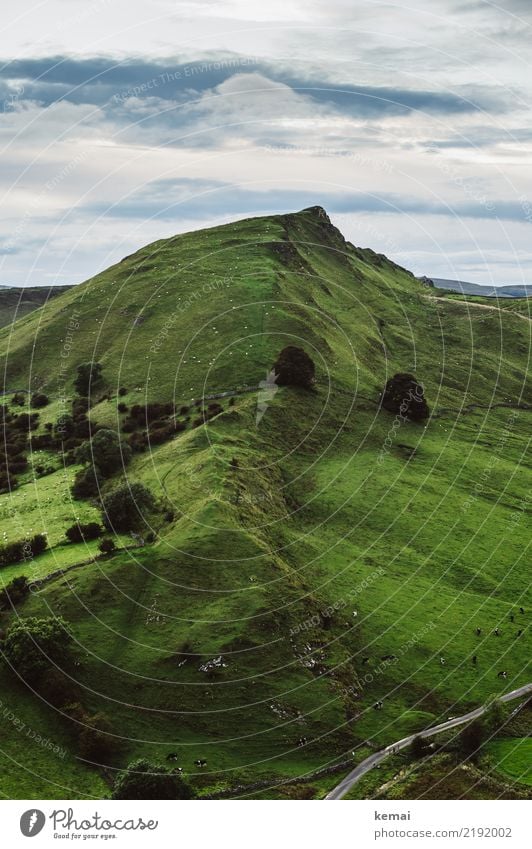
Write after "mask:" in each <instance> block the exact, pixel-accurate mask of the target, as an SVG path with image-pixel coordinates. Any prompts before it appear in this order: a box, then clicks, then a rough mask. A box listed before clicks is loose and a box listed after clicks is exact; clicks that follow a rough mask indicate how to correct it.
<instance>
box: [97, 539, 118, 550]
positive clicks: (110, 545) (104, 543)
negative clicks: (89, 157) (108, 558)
mask: <svg viewBox="0 0 532 849" xmlns="http://www.w3.org/2000/svg"><path fill="white" fill-rule="evenodd" d="M98 549H99V550H100V551H101V553H102V554H111V553H112V552H113V551H114V550H115V549H116V545H115V541H114V539H111V538H110V537H105V539H102V540H100V542H99V543H98Z"/></svg>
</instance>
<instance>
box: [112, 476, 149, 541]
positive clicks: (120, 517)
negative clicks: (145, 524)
mask: <svg viewBox="0 0 532 849" xmlns="http://www.w3.org/2000/svg"><path fill="white" fill-rule="evenodd" d="M154 505H155V502H154V499H153V495H152V494H151V492H150V491H149V489H146V487H145V486H143V485H142V484H141V483H132V484H123V485H122V486H119V487H118V488H117V489H115V490H113V491H112V492H110V493H108V494H107V495H105V496H104V498H103V499H102V506H103V522H104V525H105V526H106V527H107V528H109V530H114V531H119V532H124V531H132V530H134V529H135V528H136V527H137V526H138V524H139V521H140V520H141V519H142V516H143V511H144V510H149V509H153V507H154Z"/></svg>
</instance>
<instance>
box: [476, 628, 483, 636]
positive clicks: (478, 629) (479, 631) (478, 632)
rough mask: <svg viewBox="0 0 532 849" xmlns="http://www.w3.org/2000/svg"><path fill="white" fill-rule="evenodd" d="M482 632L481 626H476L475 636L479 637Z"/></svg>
mask: <svg viewBox="0 0 532 849" xmlns="http://www.w3.org/2000/svg"><path fill="white" fill-rule="evenodd" d="M481 634H482V628H477V637H480V635H481Z"/></svg>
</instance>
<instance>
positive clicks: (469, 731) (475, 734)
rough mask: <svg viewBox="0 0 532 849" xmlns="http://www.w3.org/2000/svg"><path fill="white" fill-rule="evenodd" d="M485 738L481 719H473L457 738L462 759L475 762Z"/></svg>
mask: <svg viewBox="0 0 532 849" xmlns="http://www.w3.org/2000/svg"><path fill="white" fill-rule="evenodd" d="M486 737H487V731H486V726H485V724H484V722H483V721H482V719H480V718H479V719H475V720H473V722H470V723H468V725H466V726H465V728H463V729H462V731H461V732H460V734H459V736H458V751H459V753H460V755H462V757H464V758H468V759H469V758H470V759H471V760H476V759H477V758H478V756H479V754H480V749H481V748H482V746H483V744H484V742H485V740H486Z"/></svg>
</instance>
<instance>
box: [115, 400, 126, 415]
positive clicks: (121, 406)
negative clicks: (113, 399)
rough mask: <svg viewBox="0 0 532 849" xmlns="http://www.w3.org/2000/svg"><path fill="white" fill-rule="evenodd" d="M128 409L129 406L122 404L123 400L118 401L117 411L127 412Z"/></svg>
mask: <svg viewBox="0 0 532 849" xmlns="http://www.w3.org/2000/svg"><path fill="white" fill-rule="evenodd" d="M128 409H129V408H128V406H127V404H124V402H123V401H120V403H119V404H118V406H117V410H118V412H119V413H127V411H128Z"/></svg>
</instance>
